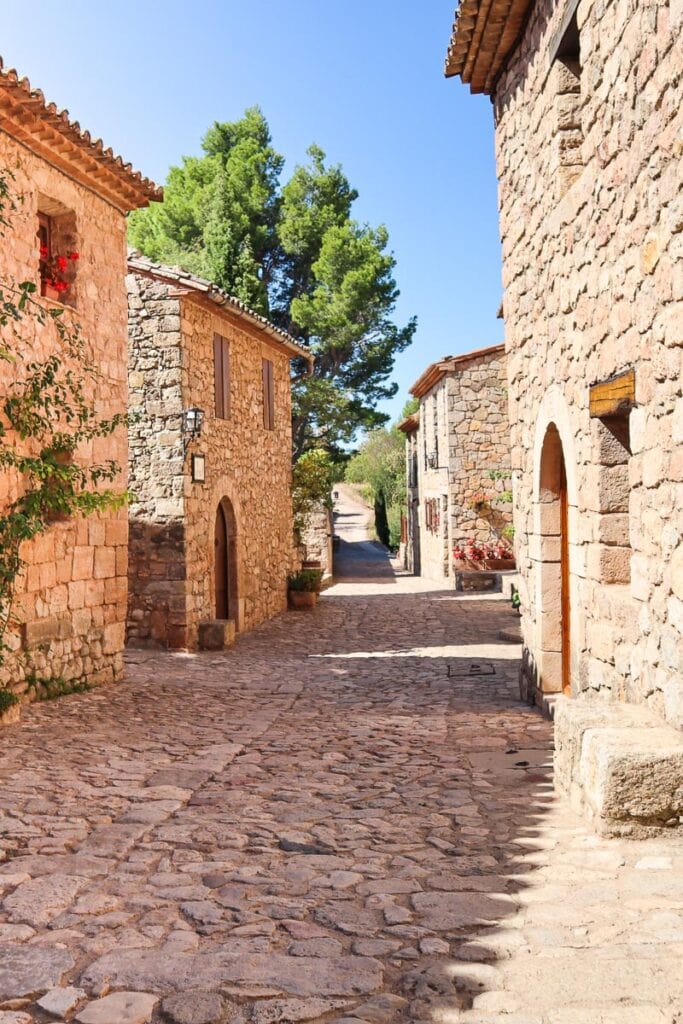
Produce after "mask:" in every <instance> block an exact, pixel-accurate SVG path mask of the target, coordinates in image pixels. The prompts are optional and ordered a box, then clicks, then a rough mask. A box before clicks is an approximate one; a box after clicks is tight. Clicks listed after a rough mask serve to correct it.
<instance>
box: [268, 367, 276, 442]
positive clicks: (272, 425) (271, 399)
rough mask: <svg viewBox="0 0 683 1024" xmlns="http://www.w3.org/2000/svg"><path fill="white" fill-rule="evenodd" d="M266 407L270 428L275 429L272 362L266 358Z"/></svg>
mask: <svg viewBox="0 0 683 1024" xmlns="http://www.w3.org/2000/svg"><path fill="white" fill-rule="evenodd" d="M268 407H269V415H270V429H271V430H275V383H274V381H273V364H272V362H271V361H270V359H269V360H268Z"/></svg>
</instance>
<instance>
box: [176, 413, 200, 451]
mask: <svg viewBox="0 0 683 1024" xmlns="http://www.w3.org/2000/svg"><path fill="white" fill-rule="evenodd" d="M203 426H204V410H203V409H197V408H195V407H194V406H193V407H192V408H191V409H183V412H182V420H181V429H182V432H183V455H185V454H186V453H187V446H188V445H189V443H190V441H193V440H194V439H195V438H196V437H199V435H200V434H201V432H202V427H203Z"/></svg>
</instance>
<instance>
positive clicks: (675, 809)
mask: <svg viewBox="0 0 683 1024" xmlns="http://www.w3.org/2000/svg"><path fill="white" fill-rule="evenodd" d="M554 711H555V714H554V718H555V781H556V786H557V788H558V790H559V791H560V792H563V793H564V794H565V795H567V796H568V797H569V799H570V801H571V804H572V806H573V807H574V809H575V810H576V811H578V812H579V813H583V814H586V815H587V816H588V817H589V818H590V819H591V820H592V821H593V824H594V826H595V828H596V830H597V831H598V832H600V833H602V834H603V835H624V836H633V837H634V838H637V837H639V836H645V835H649V834H654V833H656V832H658V831H659V830H660V829H662V828H663V827H665V826H666V825H667V823H670V822H671V821H672V820H675V819H676V818H679V819H680V818H681V816H683V735H682V734H681V733H679V732H678V731H677V730H675V729H673V728H671V727H670V726H667V725H664V724H662V722H661V721H660V720H659V719H657V718H655V716H654V715H652V714H651V713H650V712H649V711H648V710H647V709H646V708H643V707H641V706H636V705H629V704H603V703H601V702H598V701H591V700H581V699H580V698H579V699H574V700H572V699H569V698H566V697H560V698H558V700H557V701H556V703H555V709H554Z"/></svg>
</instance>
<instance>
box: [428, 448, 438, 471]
mask: <svg viewBox="0 0 683 1024" xmlns="http://www.w3.org/2000/svg"><path fill="white" fill-rule="evenodd" d="M427 465H428V466H429V468H430V469H436V468H437V467H438V465H439V453H438V452H429V453H428V455H427Z"/></svg>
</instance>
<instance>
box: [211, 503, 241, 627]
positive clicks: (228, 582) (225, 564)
mask: <svg viewBox="0 0 683 1024" xmlns="http://www.w3.org/2000/svg"><path fill="white" fill-rule="evenodd" d="M214 579H215V608H216V618H217V619H232V620H233V622H234V623H235V628H237V609H238V592H237V523H236V521H235V512H234V510H233V507H232V502H231V501H230V500H229V498H223V499H222V501H221V502H220V504H219V505H218V508H217V509H216V524H215V529H214Z"/></svg>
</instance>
